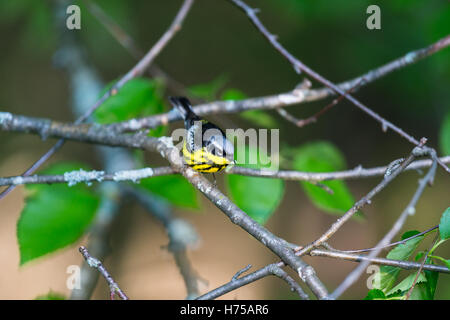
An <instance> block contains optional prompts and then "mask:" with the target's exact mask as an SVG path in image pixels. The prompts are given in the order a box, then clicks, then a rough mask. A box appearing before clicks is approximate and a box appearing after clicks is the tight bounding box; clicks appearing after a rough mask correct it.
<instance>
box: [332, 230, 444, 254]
mask: <svg viewBox="0 0 450 320" xmlns="http://www.w3.org/2000/svg"><path fill="white" fill-rule="evenodd" d="M437 228H439V225H436V226H434V227H431V228H430V229H428V230H425V231H422V232H420V233H417V234H415V235H413V236H411V237H409V238H406V239H403V240H400V241H396V242H392V243H389V244H387V245H385V246H384V247H383V248H381V249H386V248H390V247H393V246H396V245H399V244H404V243H406V242H407V241H409V240H412V239H414V238H417V237H420V236H423V235H424V234H427V233H428V232H431V231H433V230H435V229H437ZM375 249H379V248H378V247H373V248H367V249H359V250H335V251H338V252H342V253H361V252H368V251H372V250H375Z"/></svg>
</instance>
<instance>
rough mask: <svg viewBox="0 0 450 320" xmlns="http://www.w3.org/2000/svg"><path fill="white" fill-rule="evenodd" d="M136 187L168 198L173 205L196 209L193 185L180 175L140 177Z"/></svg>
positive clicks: (196, 202)
mask: <svg viewBox="0 0 450 320" xmlns="http://www.w3.org/2000/svg"><path fill="white" fill-rule="evenodd" d="M138 187H140V188H142V189H144V190H146V191H150V192H151V193H154V194H156V195H159V196H161V197H162V198H164V199H166V200H168V201H169V202H170V203H172V204H173V205H175V206H178V207H184V208H190V209H198V208H199V203H198V200H197V193H196V191H195V189H194V187H193V186H192V185H191V184H190V183H189V182H188V181H187V180H186V179H185V178H184V177H182V176H180V175H168V176H159V177H151V178H147V179H142V180H141V183H140V184H139V185H138Z"/></svg>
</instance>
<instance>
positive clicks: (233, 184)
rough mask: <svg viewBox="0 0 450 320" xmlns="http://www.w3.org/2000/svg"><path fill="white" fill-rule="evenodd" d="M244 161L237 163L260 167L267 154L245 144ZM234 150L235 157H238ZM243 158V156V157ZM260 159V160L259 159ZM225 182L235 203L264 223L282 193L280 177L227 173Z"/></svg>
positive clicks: (279, 200) (282, 185)
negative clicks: (255, 160)
mask: <svg viewBox="0 0 450 320" xmlns="http://www.w3.org/2000/svg"><path fill="white" fill-rule="evenodd" d="M243 151H244V152H245V153H246V154H245V159H246V163H245V164H242V163H239V165H241V166H243V167H248V168H261V167H263V165H262V163H267V161H266V160H267V159H266V158H267V154H265V153H264V152H263V151H259V152H258V150H256V149H254V148H249V147H247V146H246V148H245V150H243ZM237 153H238V150H236V153H235V157H236V158H237V159H240V156H239V155H237ZM243 158H244V157H243ZM248 159H257V162H258V163H256V164H255V163H250V162H248V161H247V160H248ZM261 160H262V161H261ZM226 182H227V185H228V190H229V193H230V197H231V199H232V200H233V202H234V203H236V205H237V206H238V207H239V208H241V209H242V210H243V211H245V213H247V214H248V215H249V216H250V217H251V218H253V219H254V220H256V221H257V222H258V223H260V224H265V223H266V222H267V220H268V219H269V218H270V217H271V216H272V214H273V213H274V212H275V210H276V208H277V207H278V205H279V204H280V202H281V199H282V198H283V194H284V181H283V180H281V179H272V178H262V177H247V176H240V175H234V174H229V175H227V176H226Z"/></svg>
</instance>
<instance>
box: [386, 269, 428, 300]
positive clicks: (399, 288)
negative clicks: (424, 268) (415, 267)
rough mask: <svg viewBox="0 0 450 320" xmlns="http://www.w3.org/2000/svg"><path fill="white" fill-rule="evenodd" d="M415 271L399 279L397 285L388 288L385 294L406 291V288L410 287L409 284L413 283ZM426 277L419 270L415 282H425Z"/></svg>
mask: <svg viewBox="0 0 450 320" xmlns="http://www.w3.org/2000/svg"><path fill="white" fill-rule="evenodd" d="M416 275H417V273H416V272H413V273H411V274H410V275H409V276H407V277H406V278H405V279H403V281H401V282H400V283H399V284H398V285H396V286H395V287H394V288H392V289H391V290H389V291H388V292H387V293H386V295H387V296H390V295H392V294H396V293H398V292H401V293H403V292H405V293H406V292H408V290H409V289H410V288H411V286H412V285H413V283H414V279H415V278H416ZM426 281H427V279H426V277H425V275H424V274H423V272H421V273H420V274H419V277H418V278H417V282H416V284H419V283H422V282H426Z"/></svg>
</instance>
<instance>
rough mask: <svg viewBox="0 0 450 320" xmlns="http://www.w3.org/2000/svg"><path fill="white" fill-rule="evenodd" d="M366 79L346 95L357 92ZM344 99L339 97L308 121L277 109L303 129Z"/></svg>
mask: <svg viewBox="0 0 450 320" xmlns="http://www.w3.org/2000/svg"><path fill="white" fill-rule="evenodd" d="M363 81H364V78H361V79H360V80H359V82H358V83H356V84H355V86H354V87H352V88H350V89H348V90H347V91H346V92H345V93H347V94H348V93H351V92H352V91H355V90H357V88H358V87H359V86H360V85H361V83H363ZM343 99H344V96H342V95H340V96H339V97H337V98H336V99H334V100H333V101H332V102H331V103H329V104H327V105H326V106H325V107H323V108H322V109H321V110H320V111H318V112H316V113H315V114H314V115H312V116H310V117H308V118H306V119H297V118H295V117H294V116H292V115H291V114H289V113H288V112H287V111H286V110H284V109H277V111H278V113H279V114H280V115H281V116H282V117H284V118H285V119H286V120H288V121H290V122H292V123H294V124H295V125H296V126H297V127H299V128H302V127H304V126H306V125H309V124H311V123H314V122H316V121H317V119H318V118H319V117H320V116H322V115H324V114H325V113H326V112H327V111H328V110H330V109H331V108H333V107H334V106H335V105H337V104H338V103H339V102H340V101H341V100H343Z"/></svg>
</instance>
